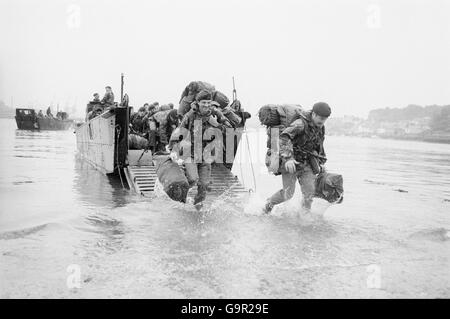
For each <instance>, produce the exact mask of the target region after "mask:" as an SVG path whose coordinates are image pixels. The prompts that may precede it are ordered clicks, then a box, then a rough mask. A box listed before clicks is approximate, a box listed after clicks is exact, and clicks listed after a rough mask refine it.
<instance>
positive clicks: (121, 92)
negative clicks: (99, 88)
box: [120, 73, 123, 101]
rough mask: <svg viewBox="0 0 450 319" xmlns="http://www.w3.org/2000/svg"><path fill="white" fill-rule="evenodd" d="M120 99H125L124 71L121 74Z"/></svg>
mask: <svg viewBox="0 0 450 319" xmlns="http://www.w3.org/2000/svg"><path fill="white" fill-rule="evenodd" d="M120 101H123V73H122V74H121V75H120Z"/></svg>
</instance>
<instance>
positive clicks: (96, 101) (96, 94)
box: [92, 93, 100, 103]
mask: <svg viewBox="0 0 450 319" xmlns="http://www.w3.org/2000/svg"><path fill="white" fill-rule="evenodd" d="M92 103H100V94H98V93H94V99H93V100H92Z"/></svg>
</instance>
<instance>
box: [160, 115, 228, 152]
mask: <svg viewBox="0 0 450 319" xmlns="http://www.w3.org/2000/svg"><path fill="white" fill-rule="evenodd" d="M195 121H201V123H202V126H201V128H202V132H201V136H202V149H204V148H205V147H206V145H207V144H208V143H210V142H211V141H212V140H213V139H211V140H205V139H204V138H203V136H204V134H205V131H206V130H207V129H208V128H218V129H220V130H221V131H222V132H223V131H224V128H225V127H230V128H231V127H232V126H231V124H230V122H229V121H228V120H227V118H226V117H225V116H224V115H223V114H222V112H220V111H219V110H217V109H215V108H213V109H212V110H211V113H210V114H209V115H201V114H200V113H198V112H197V111H196V109H195V108H191V110H190V111H189V112H187V113H186V114H185V115H184V117H183V119H182V120H181V124H180V126H179V127H178V129H177V130H175V131H174V132H173V133H172V135H171V137H170V142H169V149H172V148H173V147H174V145H175V144H177V143H178V142H179V141H180V136H182V135H183V132H182V131H180V130H179V129H181V128H183V129H187V130H188V131H189V135H190V142H191V147H192V153H191V154H194V138H195V136H197V134H198V135H200V134H199V132H197V131H196V129H198V127H196V125H195ZM183 138H185V137H184V136H183Z"/></svg>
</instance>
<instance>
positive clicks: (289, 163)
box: [284, 159, 299, 174]
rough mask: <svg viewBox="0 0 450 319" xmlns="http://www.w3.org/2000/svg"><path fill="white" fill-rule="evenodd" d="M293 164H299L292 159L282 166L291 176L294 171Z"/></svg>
mask: <svg viewBox="0 0 450 319" xmlns="http://www.w3.org/2000/svg"><path fill="white" fill-rule="evenodd" d="M295 164H299V163H298V162H297V161H296V160H294V159H290V160H288V161H287V162H286V163H285V164H284V167H285V168H286V170H287V171H288V172H289V173H291V174H293V173H295V171H296V167H295Z"/></svg>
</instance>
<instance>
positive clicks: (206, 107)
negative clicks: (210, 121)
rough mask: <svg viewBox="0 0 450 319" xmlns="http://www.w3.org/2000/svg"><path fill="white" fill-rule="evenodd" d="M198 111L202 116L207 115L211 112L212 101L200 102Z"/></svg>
mask: <svg viewBox="0 0 450 319" xmlns="http://www.w3.org/2000/svg"><path fill="white" fill-rule="evenodd" d="M198 111H199V112H200V114H201V115H207V114H209V112H210V111H211V100H201V101H199V102H198Z"/></svg>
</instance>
